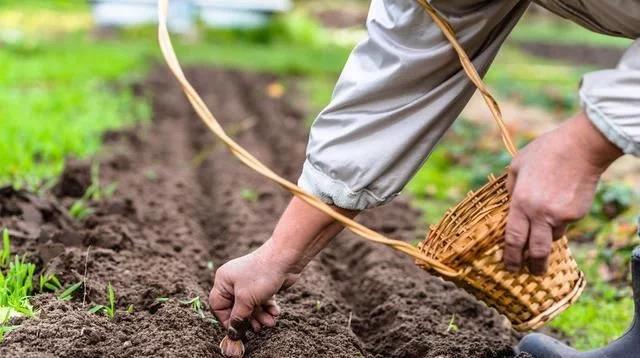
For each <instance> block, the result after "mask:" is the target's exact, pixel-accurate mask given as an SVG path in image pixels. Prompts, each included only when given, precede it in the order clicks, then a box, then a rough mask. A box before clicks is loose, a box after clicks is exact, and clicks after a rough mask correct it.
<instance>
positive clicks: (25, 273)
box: [0, 229, 36, 323]
mask: <svg viewBox="0 0 640 358" xmlns="http://www.w3.org/2000/svg"><path fill="white" fill-rule="evenodd" d="M10 255H11V240H10V237H9V231H8V230H7V229H4V230H3V232H2V252H1V253H0V260H1V262H0V263H1V264H2V266H0V323H4V322H6V320H8V319H10V318H12V317H15V316H28V317H31V316H33V307H32V306H31V304H30V303H29V297H30V296H31V291H32V284H33V273H34V271H35V270H36V266H35V265H34V264H32V263H29V262H26V260H25V257H20V256H18V255H15V256H14V257H13V260H12V259H11V256H10Z"/></svg>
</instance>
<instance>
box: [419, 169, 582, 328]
mask: <svg viewBox="0 0 640 358" xmlns="http://www.w3.org/2000/svg"><path fill="white" fill-rule="evenodd" d="M506 177H507V176H506V174H504V175H502V176H500V177H499V178H497V179H496V178H495V177H494V176H490V177H489V182H488V183H487V184H485V185H484V186H483V187H482V188H480V190H478V191H476V192H470V193H469V194H468V195H467V197H466V198H465V199H464V200H463V201H462V202H461V203H459V204H458V205H456V206H455V207H454V208H453V209H450V210H449V211H447V213H446V214H445V216H444V218H442V220H441V221H440V223H439V224H438V225H436V226H432V227H431V228H430V231H429V234H428V236H427V238H426V239H425V240H424V241H423V242H422V243H421V244H420V245H419V248H420V250H421V251H422V252H423V253H424V254H425V255H426V256H427V257H429V258H431V259H434V260H436V261H438V262H440V263H441V264H443V265H444V266H447V267H449V268H450V269H451V270H453V271H457V272H460V273H461V274H460V275H459V276H456V277H447V276H443V277H444V278H445V279H448V280H450V281H452V282H454V283H456V285H458V286H460V287H463V288H464V289H466V290H467V291H468V292H470V293H471V294H473V295H474V296H475V297H476V298H478V299H479V300H481V301H483V302H485V303H486V304H487V305H488V306H490V307H493V308H495V309H496V310H497V311H498V312H500V313H501V314H503V315H505V316H506V317H507V318H508V319H509V320H510V321H511V323H512V324H513V327H514V328H515V329H517V330H520V331H524V330H530V329H535V328H538V327H540V326H542V325H543V324H545V323H546V322H548V321H549V320H551V319H552V318H553V317H555V316H556V315H557V314H559V313H560V312H562V311H563V310H564V309H565V308H567V307H568V306H569V305H570V304H571V303H573V302H574V301H575V300H576V299H577V298H578V297H579V296H580V293H581V292H582V289H583V288H584V285H585V280H584V275H583V274H582V272H581V271H579V270H578V267H577V265H576V262H575V260H574V259H573V257H572V256H571V252H570V251H569V247H568V245H567V238H566V237H563V238H562V239H560V240H557V241H555V242H554V243H553V245H552V250H551V255H550V257H549V268H548V270H547V273H546V274H545V275H544V276H534V275H531V274H529V273H528V272H526V271H521V272H520V273H511V272H509V271H507V269H506V267H505V266H504V264H503V263H502V247H503V245H504V232H505V224H506V218H507V212H508V209H509V195H508V192H507V188H506ZM416 263H417V264H418V265H420V266H422V267H423V268H425V269H428V270H431V265H429V264H424V263H422V262H421V261H420V260H417V261H416Z"/></svg>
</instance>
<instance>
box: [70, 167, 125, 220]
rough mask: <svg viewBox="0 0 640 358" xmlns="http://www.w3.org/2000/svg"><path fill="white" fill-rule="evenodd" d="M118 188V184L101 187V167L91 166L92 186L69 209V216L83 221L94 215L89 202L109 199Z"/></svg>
mask: <svg viewBox="0 0 640 358" xmlns="http://www.w3.org/2000/svg"><path fill="white" fill-rule="evenodd" d="M117 187H118V184H117V183H111V184H109V185H107V186H105V187H103V186H101V185H100V166H99V165H98V163H94V164H93V165H92V166H91V185H90V186H89V187H88V188H87V190H86V191H85V192H84V195H83V196H82V198H80V199H78V200H76V201H75V202H74V203H73V204H72V205H71V207H70V208H69V215H71V216H72V217H74V218H76V219H78V220H82V219H85V218H86V217H88V216H89V215H91V214H93V209H92V208H91V207H90V206H89V201H91V200H93V201H99V200H102V199H108V198H110V197H111V196H113V193H114V192H115V191H116V188H117Z"/></svg>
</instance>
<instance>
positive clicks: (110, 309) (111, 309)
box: [89, 282, 133, 319]
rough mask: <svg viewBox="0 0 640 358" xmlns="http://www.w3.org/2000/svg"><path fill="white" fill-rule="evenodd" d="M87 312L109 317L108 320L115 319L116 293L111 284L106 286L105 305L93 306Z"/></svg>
mask: <svg viewBox="0 0 640 358" xmlns="http://www.w3.org/2000/svg"><path fill="white" fill-rule="evenodd" d="M131 307H133V306H131ZM89 312H91V313H100V312H102V313H104V314H105V315H106V316H107V317H109V319H114V318H115V317H116V291H115V290H114V289H113V286H111V282H109V283H108V284H107V305H106V306H105V305H95V306H93V307H91V308H90V309H89Z"/></svg>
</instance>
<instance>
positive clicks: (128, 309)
mask: <svg viewBox="0 0 640 358" xmlns="http://www.w3.org/2000/svg"><path fill="white" fill-rule="evenodd" d="M134 310H135V308H133V304H130V305H129V306H127V313H128V314H132V313H133V311H134Z"/></svg>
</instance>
